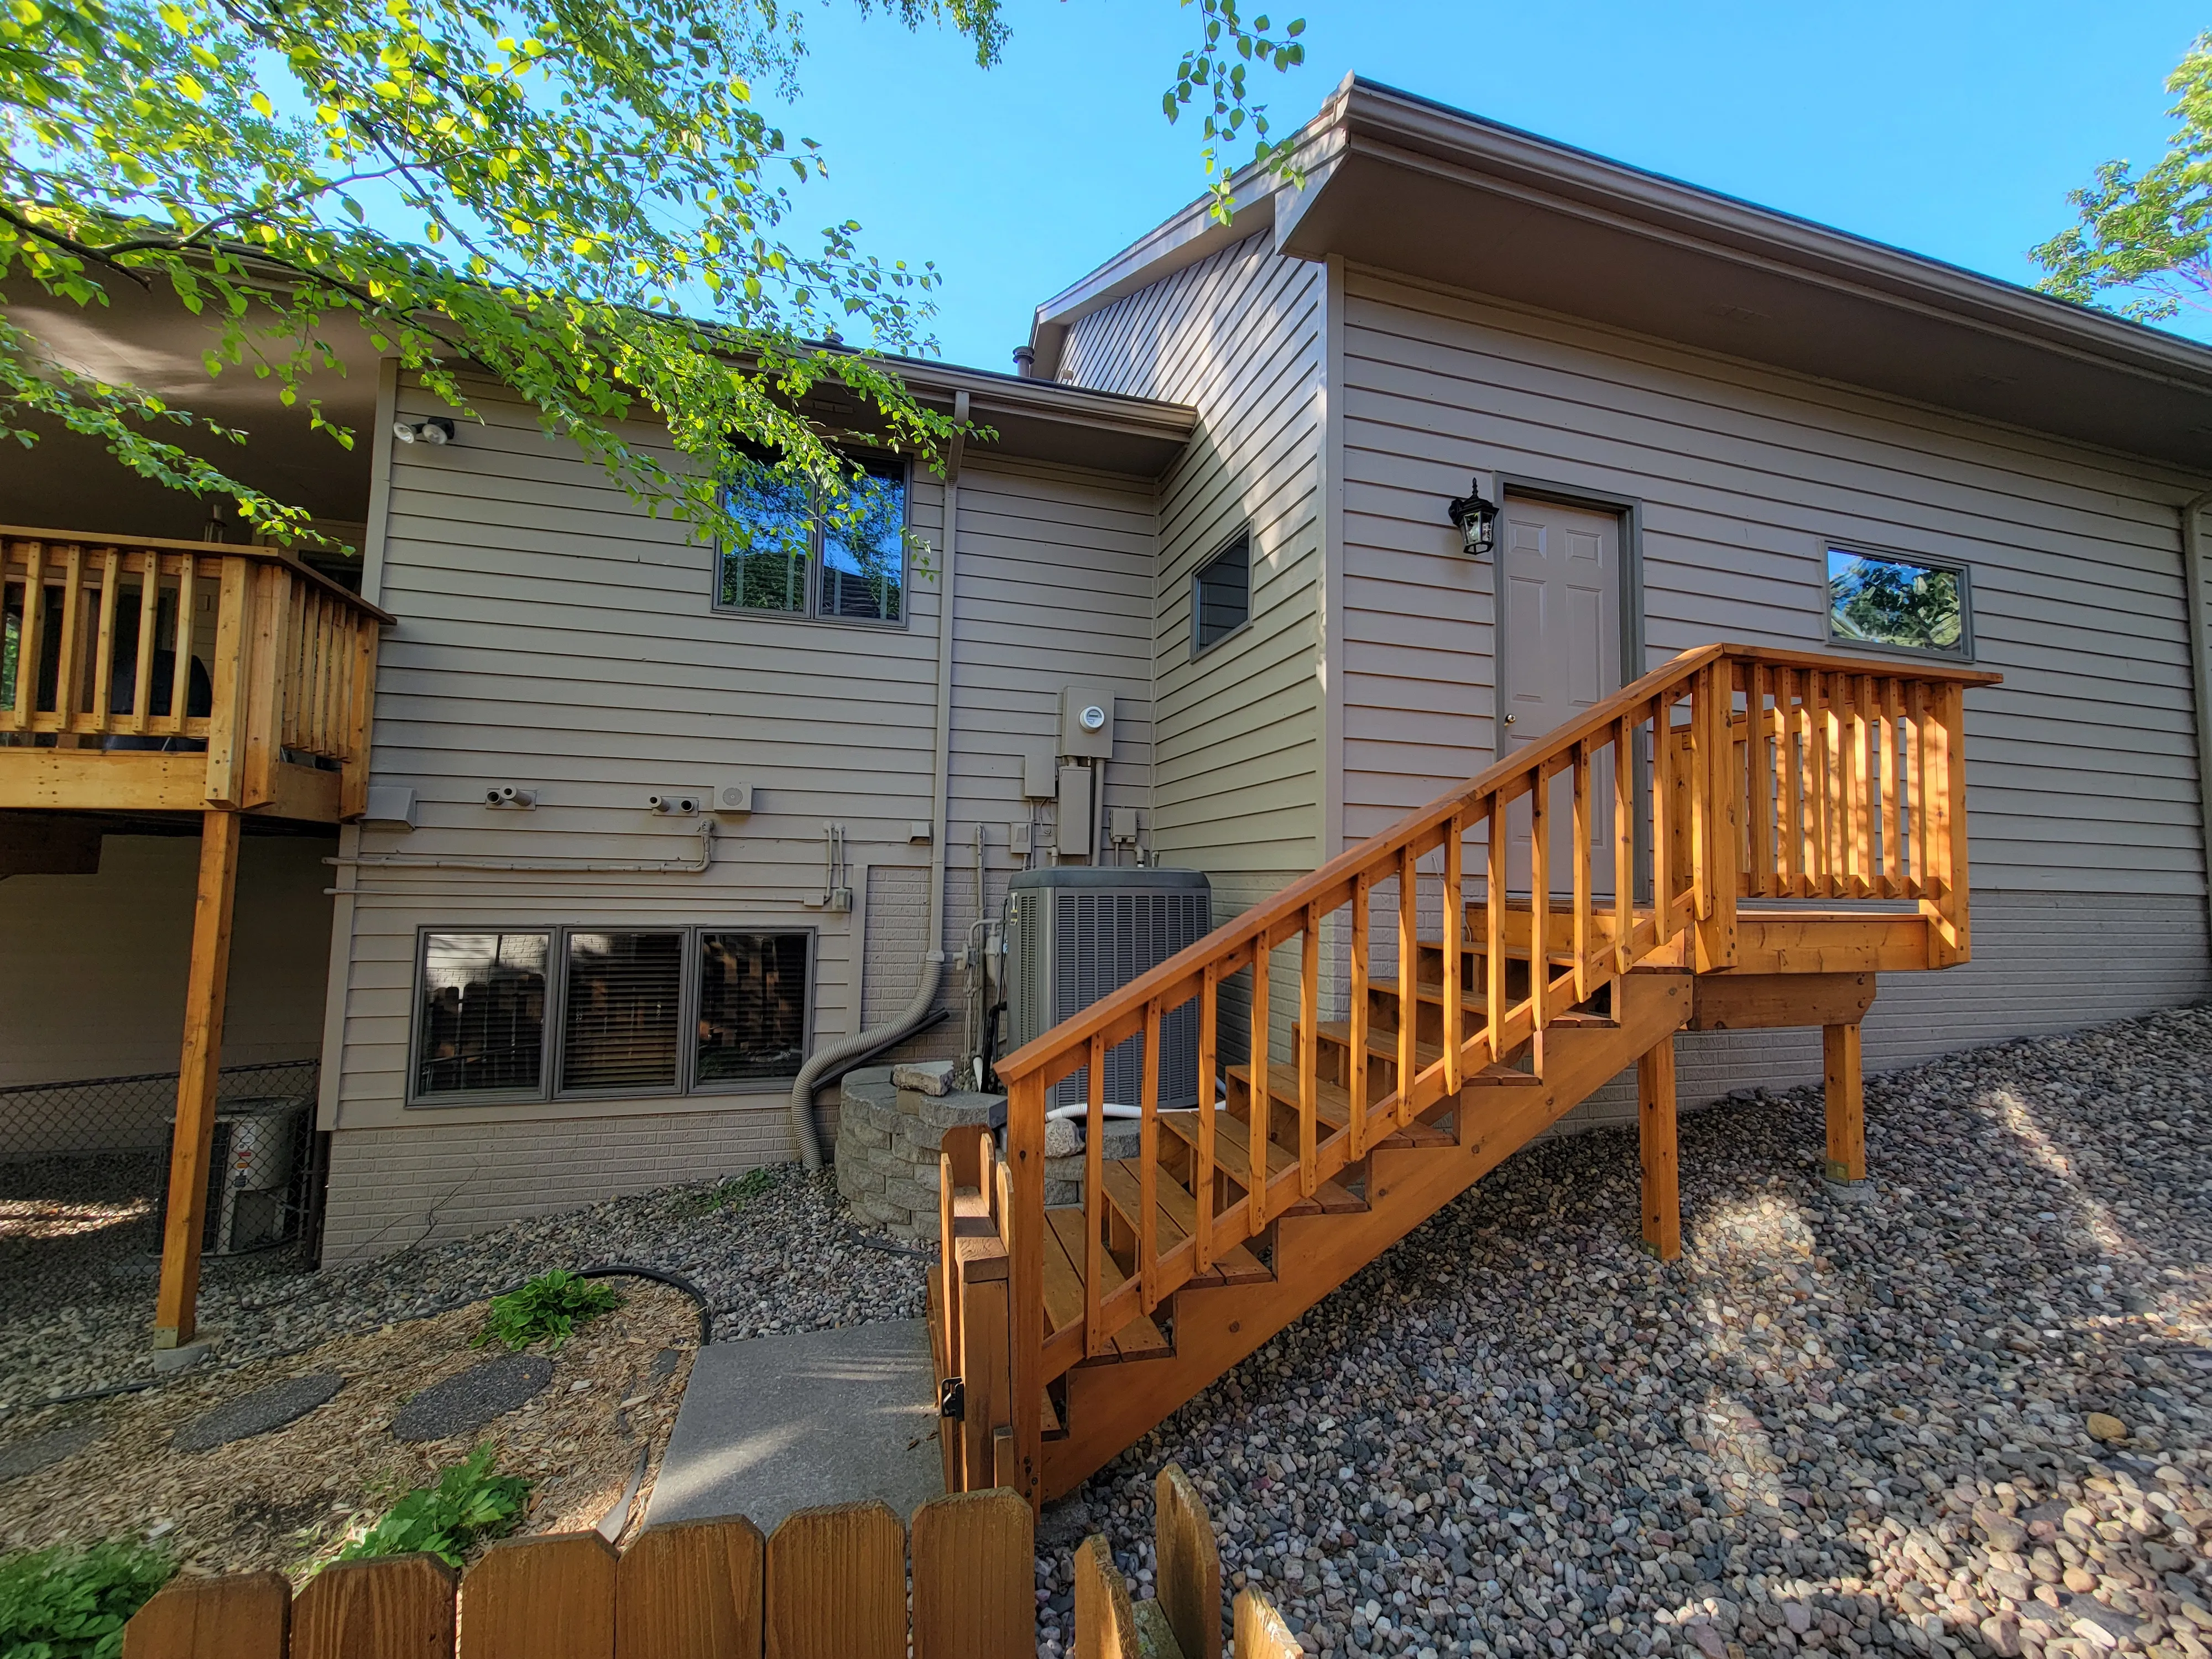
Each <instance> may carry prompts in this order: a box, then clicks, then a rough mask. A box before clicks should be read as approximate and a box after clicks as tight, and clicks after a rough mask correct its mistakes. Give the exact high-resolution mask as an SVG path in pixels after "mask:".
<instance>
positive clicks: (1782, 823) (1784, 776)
mask: <svg viewBox="0 0 2212 1659" xmlns="http://www.w3.org/2000/svg"><path fill="white" fill-rule="evenodd" d="M1774 820H1775V822H1774V842H1775V847H1774V859H1775V870H1776V872H1777V875H1778V881H1777V883H1776V889H1775V890H1776V892H1777V893H1778V896H1781V897H1784V898H1796V897H1797V896H1798V888H1799V886H1800V885H1801V884H1802V881H1803V879H1804V872H1805V843H1804V841H1803V839H1802V837H1803V836H1804V811H1803V809H1802V805H1801V804H1800V801H1799V799H1798V793H1797V675H1796V671H1794V670H1791V669H1788V668H1780V669H1777V670H1776V671H1775V674H1774Z"/></svg>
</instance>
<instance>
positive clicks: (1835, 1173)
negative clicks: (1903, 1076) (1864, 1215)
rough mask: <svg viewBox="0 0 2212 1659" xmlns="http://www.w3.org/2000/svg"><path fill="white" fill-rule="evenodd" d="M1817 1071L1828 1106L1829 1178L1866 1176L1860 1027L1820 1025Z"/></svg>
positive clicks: (1854, 1023) (1850, 1179)
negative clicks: (1823, 1087) (1824, 1090)
mask: <svg viewBox="0 0 2212 1659" xmlns="http://www.w3.org/2000/svg"><path fill="white" fill-rule="evenodd" d="M1820 1062H1821V1064H1820V1071H1821V1077H1822V1081H1823V1083H1824V1085H1825V1087H1826V1096H1827V1108H1828V1179H1829V1180H1831V1181H1835V1182H1857V1181H1864V1180H1865V1179H1866V1083H1865V1079H1864V1077H1863V1074H1862V1073H1861V1071H1860V1060H1859V1027H1858V1022H1857V1021H1856V1020H1854V1021H1852V1022H1851V1024H1849V1025H1824V1026H1822V1027H1821V1028H1820Z"/></svg>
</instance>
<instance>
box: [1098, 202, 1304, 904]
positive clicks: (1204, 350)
mask: <svg viewBox="0 0 2212 1659" xmlns="http://www.w3.org/2000/svg"><path fill="white" fill-rule="evenodd" d="M1323 303H1324V283H1323V282H1322V273H1321V271H1320V270H1318V268H1316V267H1315V266H1312V265H1309V264H1301V263H1299V262H1297V261H1295V260H1290V259H1284V258H1278V257H1276V256H1275V255H1274V254H1273V252H1272V251H1271V247H1270V243H1269V239H1268V238H1267V236H1265V235H1264V234H1263V235H1259V236H1254V237H1249V238H1247V239H1246V240H1243V241H1242V242H1238V243H1237V244H1235V245H1233V246H1230V247H1226V248H1224V249H1222V250H1220V251H1219V252H1216V253H1214V254H1212V255H1211V256H1209V257H1208V258H1205V259H1202V260H1200V262H1198V263H1197V264H1194V265H1191V266H1189V267H1188V268H1186V269H1184V270H1180V271H1178V272H1176V273H1175V274H1174V275H1173V276H1168V277H1166V278H1164V279H1163V280H1162V281H1160V282H1158V283H1153V284H1152V285H1151V286H1150V287H1147V288H1145V289H1139V291H1138V292H1136V293H1134V294H1132V295H1127V296H1126V297H1125V298H1123V299H1121V300H1119V301H1115V303H1114V304H1112V305H1110V306H1108V307H1105V308H1103V310H1100V311H1097V312H1094V313H1091V315H1089V316H1087V317H1085V318H1083V319H1079V321H1078V322H1077V323H1076V324H1075V325H1074V327H1073V329H1072V330H1071V331H1070V333H1069V336H1068V338H1067V343H1066V351H1065V355H1064V357H1063V364H1062V368H1061V371H1060V378H1061V379H1062V380H1067V381H1070V382H1073V383H1074V384H1076V385H1079V386H1092V387H1096V388H1098V389H1101V390H1106V391H1114V392H1131V393H1137V394H1140V395H1144V396H1147V397H1155V398H1172V399H1174V400H1175V401H1177V402H1181V403H1187V404H1192V405H1194V406H1195V407H1196V408H1197V410H1199V417H1200V426H1199V431H1198V433H1197V435H1196V436H1195V437H1194V440H1193V441H1192V443H1191V446H1190V447H1189V448H1188V450H1187V451H1186V452H1185V453H1184V455H1183V456H1182V459H1180V460H1179V461H1178V462H1177V463H1176V465H1175V466H1174V467H1173V468H1172V469H1171V470H1170V472H1169V474H1168V476H1167V477H1166V478H1165V479H1164V481H1163V483H1162V486H1161V491H1160V507H1159V524H1160V530H1159V539H1160V561H1159V570H1158V590H1157V612H1156V616H1155V625H1156V634H1155V637H1154V640H1153V675H1154V686H1155V696H1157V698H1158V729H1157V732H1156V733H1155V744H1156V749H1155V764H1156V768H1157V770H1156V774H1155V782H1154V809H1155V812H1156V815H1157V816H1156V824H1157V829H1156V841H1157V844H1158V848H1159V850H1160V854H1161V856H1162V857H1163V858H1164V859H1166V860H1168V861H1170V863H1176V864H1182V865H1187V866H1192V867H1195V868H1198V869H1201V870H1204V871H1206V872H1207V873H1208V874H1209V875H1211V876H1212V877H1213V878H1214V879H1215V883H1216V889H1217V897H1216V901H1215V903H1216V910H1217V914H1218V915H1223V916H1226V915H1230V914H1232V913H1233V912H1234V911H1236V910H1237V909H1240V908H1243V906H1244V905H1245V904H1248V903H1249V902H1252V900H1253V899H1255V898H1256V897H1258V896H1261V895H1262V894H1264V893H1266V892H1268V891H1271V890H1273V888H1275V887H1276V886H1278V885H1279V884H1281V883H1282V882H1283V881H1284V880H1285V879H1287V878H1289V877H1290V876H1291V875H1294V874H1296V873H1298V872H1303V871H1305V870H1310V869H1311V868H1312V867H1313V866H1314V865H1315V864H1316V863H1317V862H1318V861H1319V855H1320V839H1321V822H1322V819H1321V813H1322V793H1323V792H1322V708H1321V700H1320V695H1319V681H1318V678H1317V675H1316V666H1317V661H1318V642H1319V638H1320V632H1319V629H1320V585H1319V584H1320V568H1321V562H1320V553H1321V516H1320V497H1319V471H1320V447H1321V411H1320V404H1319V398H1318V395H1317V394H1318V391H1319V387H1320V383H1321V362H1322V328H1323V318H1322V313H1323ZM1248 526H1249V529H1250V531H1251V534H1252V621H1251V623H1249V625H1248V626H1247V627H1246V628H1245V629H1244V630H1243V631H1242V632H1241V633H1238V634H1237V635H1232V636H1231V637H1230V638H1229V639H1226V640H1225V641H1222V642H1220V643H1219V644H1218V645H1217V646H1215V647H1213V648H1212V650H1210V651H1208V652H1207V653H1205V655H1203V656H1202V657H1199V658H1197V659H1193V657H1192V654H1191V617H1190V585H1191V579H1192V576H1193V574H1194V573H1195V571H1196V570H1197V568H1199V566H1200V564H1202V563H1203V562H1205V561H1206V559H1208V558H1210V557H1211V556H1212V555H1213V554H1214V553H1215V552H1216V551H1217V550H1219V549H1220V547H1221V546H1222V545H1223V544H1225V543H1226V542H1227V541H1228V540H1229V539H1230V538H1231V536H1233V535H1234V534H1236V533H1237V531H1238V530H1240V529H1242V528H1245V527H1248Z"/></svg>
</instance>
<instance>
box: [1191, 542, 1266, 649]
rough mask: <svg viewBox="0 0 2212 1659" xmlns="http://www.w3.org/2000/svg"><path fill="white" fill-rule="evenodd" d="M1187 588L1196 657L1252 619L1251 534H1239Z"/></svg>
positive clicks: (1208, 561)
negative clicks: (1189, 588)
mask: <svg viewBox="0 0 2212 1659" xmlns="http://www.w3.org/2000/svg"><path fill="white" fill-rule="evenodd" d="M1190 587H1191V591H1190V629H1191V632H1190V649H1191V654H1192V655H1193V656H1196V655H1197V654H1198V653H1200V652H1201V651H1208V650H1211V649H1212V647H1214V646H1216V645H1218V644H1219V643H1220V642H1221V641H1223V640H1225V639H1227V638H1228V637H1229V636H1230V635H1231V634H1234V633H1235V632H1236V631H1237V629H1240V628H1242V627H1243V626H1244V624H1245V623H1248V622H1249V621H1250V620H1251V619H1252V537H1251V533H1250V532H1249V531H1243V532H1238V533H1237V538H1236V539H1235V540H1233V541H1231V543H1230V544H1229V545H1228V546H1226V547H1225V548H1223V549H1222V550H1220V551H1219V552H1218V553H1217V554H1215V555H1214V556H1212V558H1210V559H1208V560H1207V561H1206V562H1205V563H1204V564H1203V565H1201V566H1200V567H1199V571H1198V574H1196V575H1195V576H1194V577H1192V578H1191V585H1190Z"/></svg>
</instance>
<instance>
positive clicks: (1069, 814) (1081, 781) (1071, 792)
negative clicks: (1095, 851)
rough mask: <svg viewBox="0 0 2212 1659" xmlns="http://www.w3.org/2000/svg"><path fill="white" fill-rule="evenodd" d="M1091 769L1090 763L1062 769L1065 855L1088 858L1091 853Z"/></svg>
mask: <svg viewBox="0 0 2212 1659" xmlns="http://www.w3.org/2000/svg"><path fill="white" fill-rule="evenodd" d="M1095 816H1096V814H1095V813H1093V812H1092V811H1091V769H1090V768H1089V767H1087V766H1063V767H1061V768H1060V842H1059V845H1058V846H1057V848H1055V849H1054V850H1055V851H1057V852H1058V853H1059V854H1060V857H1062V858H1064V859H1087V858H1089V857H1090V856H1091V819H1092V818H1093V817H1095Z"/></svg>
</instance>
